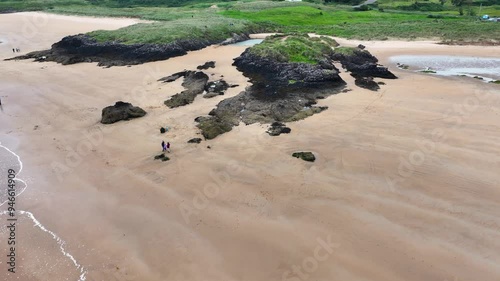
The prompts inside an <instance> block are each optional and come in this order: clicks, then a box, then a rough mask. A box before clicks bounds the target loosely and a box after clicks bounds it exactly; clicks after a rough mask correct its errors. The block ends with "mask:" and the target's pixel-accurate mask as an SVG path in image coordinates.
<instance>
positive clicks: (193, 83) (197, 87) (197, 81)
mask: <svg viewBox="0 0 500 281" xmlns="http://www.w3.org/2000/svg"><path fill="white" fill-rule="evenodd" d="M207 81H208V75H206V74H205V73H203V72H201V71H196V72H195V71H188V72H187V73H186V75H185V77H184V82H182V86H183V87H184V88H186V90H184V91H182V92H180V93H178V94H175V95H173V96H172V97H171V98H170V99H169V100H166V101H165V105H166V106H168V107H170V108H175V107H179V106H183V105H187V104H190V103H192V102H193V101H194V99H195V98H196V96H197V95H199V94H201V93H203V91H205V85H206V84H207Z"/></svg>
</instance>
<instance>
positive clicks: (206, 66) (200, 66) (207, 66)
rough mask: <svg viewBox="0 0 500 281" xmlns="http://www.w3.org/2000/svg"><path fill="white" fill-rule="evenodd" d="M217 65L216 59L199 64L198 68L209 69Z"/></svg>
mask: <svg viewBox="0 0 500 281" xmlns="http://www.w3.org/2000/svg"><path fill="white" fill-rule="evenodd" d="M214 67H215V61H207V62H206V63H204V64H202V65H198V66H197V67H196V69H199V70H202V69H209V68H214Z"/></svg>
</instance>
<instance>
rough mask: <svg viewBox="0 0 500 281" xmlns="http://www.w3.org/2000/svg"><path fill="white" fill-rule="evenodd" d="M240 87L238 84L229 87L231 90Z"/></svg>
mask: <svg viewBox="0 0 500 281" xmlns="http://www.w3.org/2000/svg"><path fill="white" fill-rule="evenodd" d="M238 86H239V85H238V84H231V85H229V88H236V87H238Z"/></svg>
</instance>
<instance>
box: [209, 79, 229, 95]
mask: <svg viewBox="0 0 500 281" xmlns="http://www.w3.org/2000/svg"><path fill="white" fill-rule="evenodd" d="M228 88H229V84H227V82H226V81H224V80H222V79H221V80H217V81H212V82H208V83H207V84H206V85H205V91H206V92H207V93H206V94H205V95H204V96H203V97H204V98H211V97H215V96H218V95H224V92H225V91H226V90H227V89H228Z"/></svg>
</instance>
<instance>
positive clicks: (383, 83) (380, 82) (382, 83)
mask: <svg viewBox="0 0 500 281" xmlns="http://www.w3.org/2000/svg"><path fill="white" fill-rule="evenodd" d="M377 84H379V85H385V82H383V81H379V82H377Z"/></svg>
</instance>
